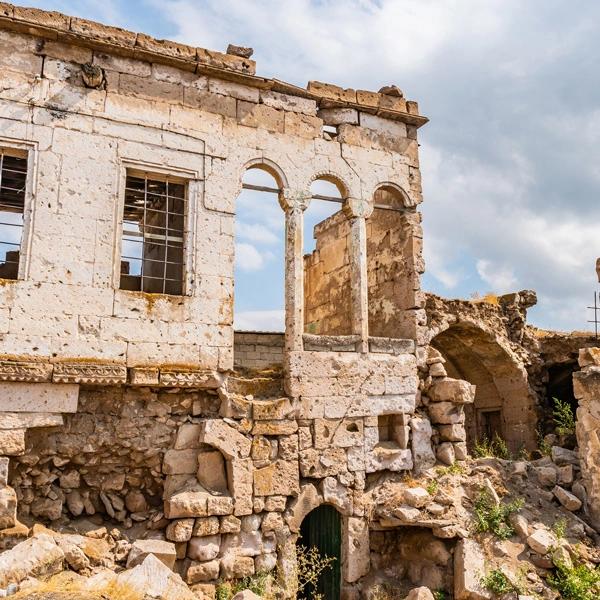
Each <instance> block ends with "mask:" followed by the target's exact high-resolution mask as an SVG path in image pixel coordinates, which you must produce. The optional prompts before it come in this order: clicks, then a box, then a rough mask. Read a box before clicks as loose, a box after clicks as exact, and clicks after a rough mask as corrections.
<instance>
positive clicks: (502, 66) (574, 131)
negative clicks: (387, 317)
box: [28, 0, 600, 329]
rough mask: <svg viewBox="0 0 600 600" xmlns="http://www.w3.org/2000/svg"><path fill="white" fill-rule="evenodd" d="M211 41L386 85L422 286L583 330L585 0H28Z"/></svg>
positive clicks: (597, 27)
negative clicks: (394, 107)
mask: <svg viewBox="0 0 600 600" xmlns="http://www.w3.org/2000/svg"><path fill="white" fill-rule="evenodd" d="M28 3H29V4H30V5H35V6H38V7H41V8H45V9H52V10H60V11H63V12H67V13H69V14H74V15H79V16H84V17H88V18H92V19H97V20H102V21H104V22H107V23H110V24H114V25H119V26H122V27H126V28H128V29H134V30H138V31H140V30H142V31H145V32H147V33H150V34H152V35H154V36H157V37H167V38H170V39H175V40H179V41H182V42H186V43H190V44H195V45H198V46H205V47H209V48H214V49H221V50H224V49H225V48H226V46H227V43H228V42H234V43H237V44H240V45H247V46H252V47H253V48H254V49H255V55H254V58H255V59H256V60H257V62H258V72H259V74H261V75H265V76H276V77H278V78H280V79H285V80H287V81H290V82H293V83H296V84H299V85H305V84H306V82H307V81H308V80H309V79H318V80H321V81H328V82H332V83H337V84H339V85H342V86H347V87H354V88H363V89H372V90H378V89H379V88H380V87H381V86H382V85H386V84H390V83H394V84H397V85H399V86H400V87H401V88H402V89H403V90H404V92H405V95H406V96H407V97H408V98H410V99H415V100H418V102H419V105H420V108H421V112H422V113H423V114H425V115H427V116H428V117H429V118H430V119H431V122H430V123H429V124H428V125H427V126H425V127H424V128H423V129H422V130H421V133H420V142H421V164H422V169H423V181H424V184H423V185H424V192H425V202H424V204H423V207H422V209H423V214H424V226H425V235H426V243H425V255H426V261H427V269H428V271H427V274H426V276H425V278H424V287H425V288H426V289H428V290H431V291H434V292H436V293H439V294H442V295H445V296H450V297H469V296H471V295H472V294H473V293H479V294H484V293H486V292H496V293H504V292H508V291H512V290H517V289H523V288H532V289H535V290H536V291H537V293H538V297H539V304H538V306H537V307H536V308H535V309H533V310H532V311H531V312H530V320H531V322H533V323H534V324H536V325H539V326H542V327H548V328H557V329H584V328H586V323H585V321H586V319H587V318H589V316H590V315H588V314H587V311H586V309H585V307H586V306H587V305H588V304H590V301H591V300H592V298H593V292H594V290H595V289H597V288H598V285H597V283H596V281H595V272H594V262H595V258H596V257H597V256H600V235H599V234H600V3H598V2H597V1H595V0H580V1H579V2H577V3H570V2H565V1H564V0H528V1H527V2H524V1H523V0H312V1H311V0H103V2H97V1H96V0H93V1H92V0H37V1H32V0H29V2H28Z"/></svg>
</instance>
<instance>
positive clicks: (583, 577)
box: [547, 563, 600, 600]
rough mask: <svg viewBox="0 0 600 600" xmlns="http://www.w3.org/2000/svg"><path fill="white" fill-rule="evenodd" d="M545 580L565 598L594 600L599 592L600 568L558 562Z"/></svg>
mask: <svg viewBox="0 0 600 600" xmlns="http://www.w3.org/2000/svg"><path fill="white" fill-rule="evenodd" d="M547 581H548V583H549V584H550V585H551V586H552V587H553V588H554V589H556V590H557V591H558V592H559V593H560V597H561V598H566V599H567V600H596V598H597V597H598V594H600V568H599V567H589V566H588V565H586V564H583V563H580V564H577V565H573V566H571V565H566V564H564V563H562V564H559V565H558V566H557V569H556V572H555V573H553V574H551V575H550V576H549V577H548V579H547Z"/></svg>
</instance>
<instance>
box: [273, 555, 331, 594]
mask: <svg viewBox="0 0 600 600" xmlns="http://www.w3.org/2000/svg"><path fill="white" fill-rule="evenodd" d="M335 560H336V559H335V558H334V557H329V556H321V554H320V553H319V550H318V549H317V548H316V547H315V546H311V547H310V548H307V547H306V546H304V545H303V544H298V545H297V546H296V562H295V565H294V570H293V572H292V573H291V574H286V573H283V572H282V571H281V566H280V565H279V564H278V571H279V581H280V584H279V585H280V586H282V587H283V591H286V592H287V591H289V590H292V589H295V590H296V591H297V597H298V598H304V597H307V598H308V597H310V600H324V598H323V595H322V594H316V593H314V589H315V588H316V585H317V583H318V581H319V578H320V577H321V574H322V573H324V572H325V571H326V570H327V569H331V568H332V565H333V563H334V561H335ZM307 594H311V595H310V596H307Z"/></svg>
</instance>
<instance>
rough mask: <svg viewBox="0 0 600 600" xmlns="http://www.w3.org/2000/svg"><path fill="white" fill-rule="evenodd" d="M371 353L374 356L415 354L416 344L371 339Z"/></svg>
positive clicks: (381, 338)
mask: <svg viewBox="0 0 600 600" xmlns="http://www.w3.org/2000/svg"><path fill="white" fill-rule="evenodd" d="M369 352H373V353H374V354H394V355H397V354H414V353H415V342H414V341H413V340H403V339H394V338H385V337H369Z"/></svg>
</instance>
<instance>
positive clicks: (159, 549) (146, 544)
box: [127, 539, 176, 569]
mask: <svg viewBox="0 0 600 600" xmlns="http://www.w3.org/2000/svg"><path fill="white" fill-rule="evenodd" d="M149 554H153V555H154V556H156V558H158V560H160V562H161V563H163V565H165V566H166V567H168V568H169V569H173V567H174V566H175V559H176V551H175V544H172V543H171V542H165V541H163V540H152V539H150V540H136V541H135V542H133V544H132V546H131V550H130V551H129V556H128V557H127V568H128V569H131V568H133V567H135V566H136V565H141V564H142V563H143V562H144V560H145V558H146V556H148V555H149Z"/></svg>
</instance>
